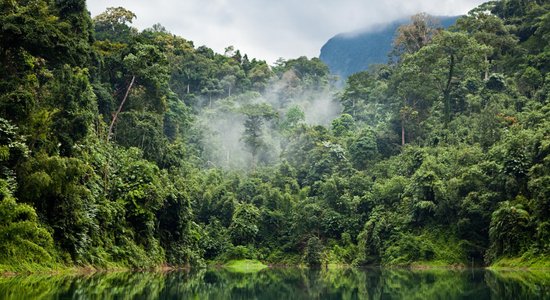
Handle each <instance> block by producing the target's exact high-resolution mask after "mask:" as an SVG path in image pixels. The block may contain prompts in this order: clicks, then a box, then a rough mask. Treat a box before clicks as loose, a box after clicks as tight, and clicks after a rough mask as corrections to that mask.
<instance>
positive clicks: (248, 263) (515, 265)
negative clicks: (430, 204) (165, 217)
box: [0, 256, 550, 277]
mask: <svg viewBox="0 0 550 300" xmlns="http://www.w3.org/2000/svg"><path fill="white" fill-rule="evenodd" d="M209 266H214V267H217V268H224V269H227V270H229V271H231V272H237V273H254V272H259V271H261V270H263V269H266V268H293V267H298V268H307V266H305V265H302V264H292V265H290V264H276V263H270V262H265V261H264V262H262V261H260V260H251V259H242V260H238V259H237V260H229V261H227V262H216V263H214V264H210V265H209ZM365 267H366V268H369V267H375V268H385V269H409V270H419V271H421V270H434V269H445V270H464V269H470V268H472V267H471V266H467V265H464V264H447V263H445V262H441V261H421V262H413V263H411V264H408V265H376V266H374V265H373V266H352V265H347V264H342V263H329V264H327V265H325V267H324V268H327V269H347V268H365ZM191 268H193V267H191V266H170V265H166V264H163V265H159V266H156V267H152V268H132V267H126V266H120V265H114V264H113V265H111V266H107V267H98V266H92V265H86V266H66V265H62V264H55V265H47V266H45V265H40V264H25V265H18V266H10V265H0V276H2V277H6V276H17V275H26V274H28V275H31V274H41V275H43V274H45V275H52V276H53V275H86V274H92V273H101V272H131V271H156V272H169V271H174V270H182V269H191ZM198 268H200V269H202V268H204V267H202V266H201V267H198ZM474 268H476V269H487V270H493V271H547V270H550V258H549V257H546V256H542V257H536V258H529V259H526V258H522V257H519V258H502V259H500V260H498V261H497V262H495V263H494V264H492V265H490V266H481V267H477V266H476V267H474Z"/></svg>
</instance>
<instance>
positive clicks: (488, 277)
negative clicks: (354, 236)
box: [0, 268, 550, 299]
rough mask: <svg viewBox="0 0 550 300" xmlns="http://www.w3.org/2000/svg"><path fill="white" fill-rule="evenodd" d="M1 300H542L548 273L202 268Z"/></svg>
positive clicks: (23, 279)
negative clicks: (241, 270)
mask: <svg viewBox="0 0 550 300" xmlns="http://www.w3.org/2000/svg"><path fill="white" fill-rule="evenodd" d="M0 298H1V299H550V274H549V273H548V272H526V271H514V272H493V271H485V270H464V271H453V270H429V271H408V270H386V269H384V270H380V269H339V270H330V271H326V270H303V269H294V268H284V269H283V268H281V269H266V270H263V271H260V272H258V273H254V274H240V273H230V272H229V271H226V270H220V269H207V270H198V271H191V272H189V271H177V272H165V273H159V272H131V273H104V274H92V275H81V276H37V275H33V276H16V277H1V278H0Z"/></svg>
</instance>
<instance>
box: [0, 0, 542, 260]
mask: <svg viewBox="0 0 550 300" xmlns="http://www.w3.org/2000/svg"><path fill="white" fill-rule="evenodd" d="M420 16H424V17H418V18H417V19H416V21H415V22H413V23H411V24H408V25H404V26H402V27H400V29H399V30H398V34H397V36H396V40H395V42H394V45H395V47H394V49H393V51H394V53H395V57H396V59H395V62H393V63H392V64H389V65H383V66H380V67H378V68H377V69H375V70H370V71H368V72H362V73H357V74H354V75H352V76H350V77H349V79H348V81H347V83H346V86H345V88H344V89H343V90H339V91H338V90H336V89H335V88H334V87H333V86H332V84H333V78H332V77H331V76H330V75H329V70H328V67H326V65H324V64H323V63H322V62H321V61H320V60H319V59H317V58H313V59H307V58H305V57H300V58H296V59H288V60H281V61H279V62H278V63H277V64H276V65H275V66H269V65H268V64H267V63H266V62H265V61H262V60H258V59H251V58H249V57H248V56H247V55H245V54H244V53H241V52H240V51H238V50H237V49H234V47H231V46H229V47H228V48H227V49H226V51H225V53H224V54H218V53H215V52H214V51H212V50H211V49H209V48H207V47H205V46H201V47H196V46H195V45H194V44H193V42H191V41H188V40H186V39H185V38H182V37H178V36H175V35H173V34H171V33H169V32H168V31H167V30H166V29H165V28H163V27H162V26H161V25H155V26H153V27H152V28H150V29H146V30H143V31H138V30H137V29H135V28H133V27H132V20H134V18H135V17H136V16H135V15H134V14H133V13H132V12H131V11H128V10H126V9H124V8H120V7H119V8H110V9H108V10H107V11H105V12H104V13H102V14H100V15H98V16H95V17H94V18H93V19H92V18H91V17H90V14H89V12H88V11H87V9H86V3H85V1H84V0H72V1H64V0H61V1H48V0H30V1H3V2H2V3H1V4H0V24H1V25H0V62H1V63H0V199H1V202H0V271H21V270H35V269H37V268H52V267H57V266H60V265H78V266H86V265H92V266H95V267H100V268H110V267H132V268H145V267H152V266H158V265H161V264H169V265H204V264H205V263H207V262H209V261H221V262H223V261H227V260H229V259H233V258H256V259H259V260H262V261H264V262H270V263H286V264H302V263H303V264H307V265H311V266H318V265H321V264H325V263H341V264H354V265H379V264H382V265H410V264H413V263H417V264H418V263H420V264H439V265H450V264H463V265H469V264H471V263H472V262H473V263H475V264H477V265H489V264H495V263H499V262H500V263H513V264H518V265H522V266H543V267H544V266H545V267H548V266H550V263H549V255H550V75H549V73H548V72H549V68H550V46H549V45H550V4H549V3H548V2H547V1H543V0H537V1H520V0H502V1H496V2H490V3H487V4H484V5H482V6H481V7H479V8H477V9H474V10H473V11H471V12H470V13H469V14H468V15H467V16H465V17H462V18H460V19H458V20H457V23H456V25H455V26H453V27H451V28H449V29H448V30H438V29H436V28H434V27H432V26H430V23H431V22H430V20H429V19H427V18H425V15H420Z"/></svg>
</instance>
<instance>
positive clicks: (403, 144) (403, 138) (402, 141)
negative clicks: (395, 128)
mask: <svg viewBox="0 0 550 300" xmlns="http://www.w3.org/2000/svg"><path fill="white" fill-rule="evenodd" d="M401 146H405V119H404V118H403V117H401Z"/></svg>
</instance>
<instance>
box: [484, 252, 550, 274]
mask: <svg viewBox="0 0 550 300" xmlns="http://www.w3.org/2000/svg"><path fill="white" fill-rule="evenodd" d="M490 269H494V270H498V269H532V270H537V269H550V256H547V255H539V256H534V255H530V254H529V253H526V254H524V255H523V256H521V257H513V258H509V257H504V258H501V259H499V260H497V261H496V262H494V263H493V264H492V265H491V266H490Z"/></svg>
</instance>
